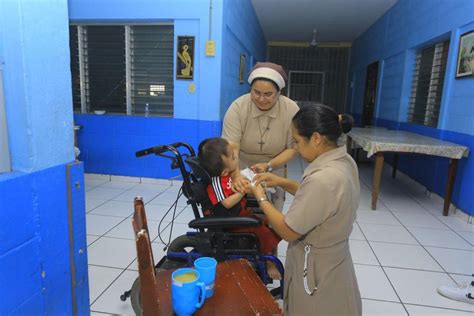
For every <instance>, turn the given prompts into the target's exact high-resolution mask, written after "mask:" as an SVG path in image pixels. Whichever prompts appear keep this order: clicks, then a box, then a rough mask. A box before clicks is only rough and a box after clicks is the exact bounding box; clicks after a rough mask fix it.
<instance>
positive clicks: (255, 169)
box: [250, 162, 268, 173]
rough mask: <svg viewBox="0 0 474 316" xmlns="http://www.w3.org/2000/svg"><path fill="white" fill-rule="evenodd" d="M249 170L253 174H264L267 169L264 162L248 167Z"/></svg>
mask: <svg viewBox="0 0 474 316" xmlns="http://www.w3.org/2000/svg"><path fill="white" fill-rule="evenodd" d="M250 169H251V170H252V171H253V172H255V173H261V172H266V171H267V169H268V164H267V163H266V162H260V163H256V164H254V165H251V166H250Z"/></svg>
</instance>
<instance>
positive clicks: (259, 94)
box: [252, 89, 275, 99]
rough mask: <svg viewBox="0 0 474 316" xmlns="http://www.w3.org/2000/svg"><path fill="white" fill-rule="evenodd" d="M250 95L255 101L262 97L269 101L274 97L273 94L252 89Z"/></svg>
mask: <svg viewBox="0 0 474 316" xmlns="http://www.w3.org/2000/svg"><path fill="white" fill-rule="evenodd" d="M252 94H253V96H254V97H256V98H257V99H260V98H262V97H263V98H264V99H271V98H272V97H273V96H274V95H275V92H260V91H258V90H255V89H252Z"/></svg>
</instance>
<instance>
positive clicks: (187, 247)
mask: <svg viewBox="0 0 474 316" xmlns="http://www.w3.org/2000/svg"><path fill="white" fill-rule="evenodd" d="M197 245H198V241H197V239H196V237H192V236H187V235H182V236H179V237H177V238H176V239H175V240H173V241H172V242H171V244H170V245H169V247H168V252H191V251H192V250H194V249H195V248H196V247H197Z"/></svg>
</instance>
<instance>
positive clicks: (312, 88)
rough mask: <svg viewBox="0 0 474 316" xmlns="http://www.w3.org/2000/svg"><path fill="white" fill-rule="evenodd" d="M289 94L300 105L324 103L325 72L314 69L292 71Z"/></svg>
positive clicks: (289, 79)
mask: <svg viewBox="0 0 474 316" xmlns="http://www.w3.org/2000/svg"><path fill="white" fill-rule="evenodd" d="M288 96H289V97H290V99H292V100H294V101H295V102H296V103H298V104H299V105H300V106H304V105H306V104H311V103H323V100H324V73H322V72H315V71H314V72H313V71H290V74H289V78H288Z"/></svg>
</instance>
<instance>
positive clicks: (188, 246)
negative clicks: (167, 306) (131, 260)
mask: <svg viewBox="0 0 474 316" xmlns="http://www.w3.org/2000/svg"><path fill="white" fill-rule="evenodd" d="M197 243H198V242H197V240H196V238H194V237H191V236H186V235H183V236H179V237H178V238H176V239H175V240H173V241H172V242H171V244H170V245H169V247H168V251H169V252H190V251H192V250H193V249H194V248H195V247H196V246H197ZM185 265H186V262H184V261H182V260H179V259H169V258H167V259H166V260H165V262H164V263H163V265H161V266H160V267H159V268H155V271H156V273H158V272H160V271H164V270H169V269H177V268H181V267H183V266H185ZM130 301H131V303H132V308H133V311H134V312H135V315H137V316H141V315H142V304H141V299H140V279H139V278H136V279H135V282H133V285H132V289H131V292H130Z"/></svg>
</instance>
